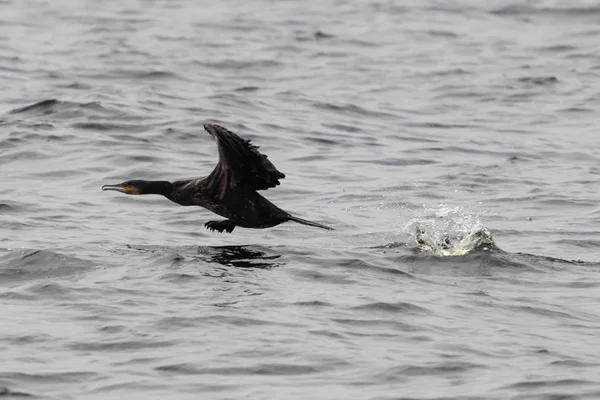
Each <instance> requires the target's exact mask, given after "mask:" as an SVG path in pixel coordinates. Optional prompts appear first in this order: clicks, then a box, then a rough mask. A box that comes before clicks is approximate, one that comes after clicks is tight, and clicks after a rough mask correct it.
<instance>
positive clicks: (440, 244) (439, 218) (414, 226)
mask: <svg viewBox="0 0 600 400" xmlns="http://www.w3.org/2000/svg"><path fill="white" fill-rule="evenodd" d="M406 230H407V231H408V233H409V234H410V235H411V236H412V237H413V239H414V240H415V243H416V245H417V250H418V251H421V252H427V253H433V254H435V255H438V256H462V255H465V254H468V253H470V252H471V251H473V250H484V251H486V250H489V249H490V248H493V247H495V245H494V241H493V239H492V235H491V233H490V232H489V231H488V230H487V228H486V227H485V226H483V224H482V223H481V221H480V220H479V217H478V216H477V215H476V214H474V213H472V212H468V211H466V210H465V209H464V208H463V207H461V206H455V207H449V206H447V205H444V204H440V205H438V206H435V207H432V208H428V207H426V208H425V215H424V216H419V217H416V218H414V219H413V220H412V221H411V222H410V223H409V224H408V225H407V226H406Z"/></svg>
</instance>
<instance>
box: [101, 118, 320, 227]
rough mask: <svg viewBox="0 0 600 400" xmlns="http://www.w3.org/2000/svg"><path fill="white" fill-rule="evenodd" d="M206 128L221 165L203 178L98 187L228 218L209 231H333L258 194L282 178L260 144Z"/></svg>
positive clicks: (212, 223)
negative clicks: (291, 225)
mask: <svg viewBox="0 0 600 400" xmlns="http://www.w3.org/2000/svg"><path fill="white" fill-rule="evenodd" d="M204 129H206V131H207V132H208V133H210V134H211V135H212V136H213V137H214V138H215V140H216V142H217V147H218V149H219V162H218V163H217V165H216V167H215V169H214V170H213V171H212V172H211V173H210V175H208V176H207V177H206V178H201V179H193V180H187V181H176V182H172V183H171V182H168V181H143V180H131V181H126V182H123V183H120V184H118V185H105V186H103V187H102V189H103V190H116V191H119V192H122V193H126V194H160V195H163V196H165V197H166V198H168V199H169V200H171V201H173V202H175V203H177V204H181V205H183V206H201V207H204V208H206V209H208V210H210V211H212V212H214V213H215V214H218V215H221V216H222V217H225V218H227V219H226V220H223V221H209V222H207V223H206V224H205V226H206V227H207V228H208V229H210V230H213V231H219V232H223V231H225V232H232V231H233V229H234V228H235V227H236V226H241V227H244V228H270V227H272V226H275V225H279V224H281V223H283V222H287V221H295V222H298V223H301V224H304V225H310V226H315V227H318V228H322V229H329V230H331V229H332V228H330V227H328V226H325V225H321V224H318V223H316V222H311V221H306V220H303V219H301V218H298V217H294V216H293V215H291V214H289V213H288V212H286V211H284V210H282V209H280V208H279V207H277V206H276V205H275V204H273V203H271V202H270V201H269V200H267V199H265V198H264V197H263V196H261V195H260V194H259V193H258V192H257V191H258V190H267V189H269V188H273V187H276V186H277V185H279V184H280V182H279V180H280V179H283V178H285V175H284V174H283V173H281V172H279V171H278V170H277V168H275V166H274V165H273V163H271V161H269V159H268V158H267V156H266V155H264V154H261V153H260V152H259V151H258V146H255V145H254V144H252V143H251V142H250V140H246V139H242V138H241V137H239V136H238V135H236V134H235V133H233V132H230V131H229V130H227V129H226V128H224V127H222V126H219V125H214V124H205V125H204Z"/></svg>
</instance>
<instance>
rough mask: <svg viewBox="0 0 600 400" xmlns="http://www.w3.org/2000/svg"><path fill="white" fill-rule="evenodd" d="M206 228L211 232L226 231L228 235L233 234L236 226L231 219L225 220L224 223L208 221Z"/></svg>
mask: <svg viewBox="0 0 600 400" xmlns="http://www.w3.org/2000/svg"><path fill="white" fill-rule="evenodd" d="M204 226H205V227H206V228H207V229H210V230H211V231H218V232H223V231H225V232H227V233H231V232H233V228H235V224H234V223H233V221H232V220H230V219H225V220H223V221H208V222H207V223H205V224H204Z"/></svg>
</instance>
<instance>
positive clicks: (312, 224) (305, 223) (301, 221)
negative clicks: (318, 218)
mask: <svg viewBox="0 0 600 400" xmlns="http://www.w3.org/2000/svg"><path fill="white" fill-rule="evenodd" d="M288 219H289V220H290V221H294V222H297V223H299V224H302V225H308V226H314V227H316V228H321V229H327V230H328V231H333V230H335V229H333V228H330V227H328V226H325V225H321V224H317V223H316V222H311V221H307V220H305V219H302V218H298V217H294V216H293V215H288Z"/></svg>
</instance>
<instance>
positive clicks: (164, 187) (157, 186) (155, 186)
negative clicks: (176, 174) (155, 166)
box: [142, 181, 174, 198]
mask: <svg viewBox="0 0 600 400" xmlns="http://www.w3.org/2000/svg"><path fill="white" fill-rule="evenodd" d="M173 189H174V187H173V184H172V183H171V182H169V181H146V182H145V183H144V187H143V189H142V193H143V194H160V195H163V196H165V197H167V198H170V197H171V194H172V193H173Z"/></svg>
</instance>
